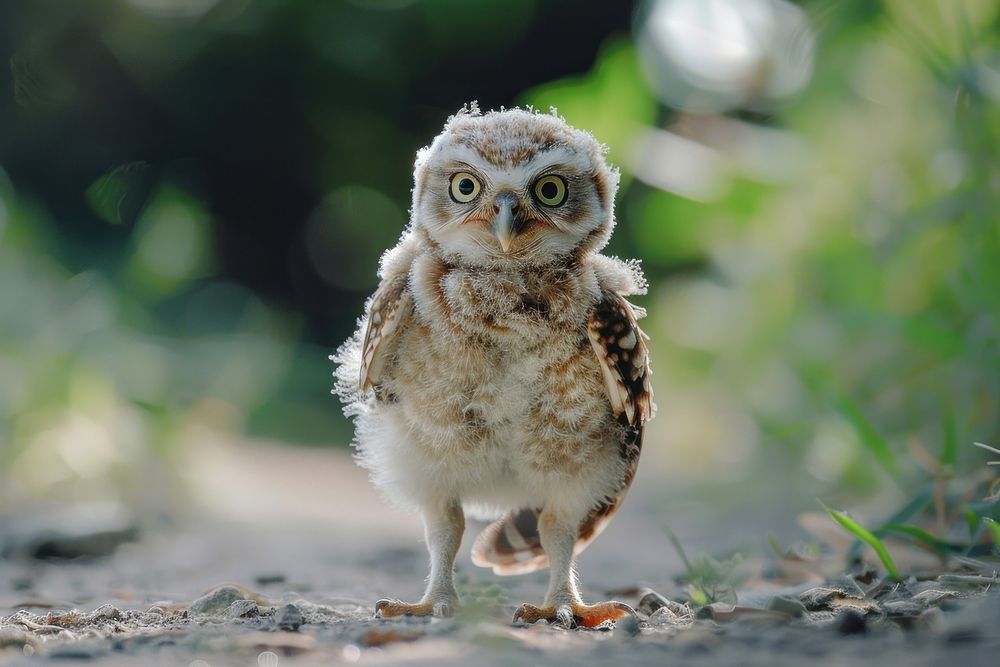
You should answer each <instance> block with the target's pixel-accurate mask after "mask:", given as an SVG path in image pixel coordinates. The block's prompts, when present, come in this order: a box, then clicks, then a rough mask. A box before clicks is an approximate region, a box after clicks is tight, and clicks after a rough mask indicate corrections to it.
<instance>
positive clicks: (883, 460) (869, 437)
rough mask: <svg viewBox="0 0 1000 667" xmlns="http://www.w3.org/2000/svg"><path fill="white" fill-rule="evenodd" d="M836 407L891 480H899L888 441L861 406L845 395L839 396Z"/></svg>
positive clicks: (896, 466) (894, 458)
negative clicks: (869, 419) (866, 415)
mask: <svg viewBox="0 0 1000 667" xmlns="http://www.w3.org/2000/svg"><path fill="white" fill-rule="evenodd" d="M838 408H839V409H840V414H841V415H843V417H844V418H845V419H846V420H847V421H848V422H850V424H851V426H853V427H854V430H855V432H856V433H857V434H858V438H860V439H861V444H862V445H864V447H865V449H867V450H868V451H869V453H871V455H872V456H873V457H874V458H875V460H876V461H878V462H879V464H880V465H881V466H882V467H883V468H885V471H886V472H887V473H889V476H890V477H891V478H892V479H893V480H896V481H899V465H898V464H897V462H896V455H895V454H893V453H892V450H891V449H890V448H889V443H888V442H886V440H885V438H883V437H882V434H881V433H879V432H878V430H877V429H876V428H875V427H874V426H872V423H871V422H870V421H868V418H867V417H865V415H864V413H863V412H862V411H861V408H859V407H858V405H857V404H856V403H855V402H854V401H852V400H851V399H850V398H849V397H847V396H841V397H840V401H839V402H838Z"/></svg>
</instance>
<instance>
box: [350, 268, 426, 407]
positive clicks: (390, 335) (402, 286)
mask: <svg viewBox="0 0 1000 667" xmlns="http://www.w3.org/2000/svg"><path fill="white" fill-rule="evenodd" d="M406 282H407V277H406V275H405V274H404V275H400V276H396V277H395V278H393V279H391V280H387V281H385V282H383V283H382V284H381V285H379V288H378V289H377V290H375V294H374V295H372V298H371V301H370V302H369V306H368V323H367V325H366V327H365V337H364V341H363V342H362V344H361V373H360V377H359V378H358V381H359V383H360V385H361V391H368V390H369V389H371V388H373V387H374V386H376V385H377V384H378V383H379V380H380V378H381V377H382V372H383V371H384V370H385V366H386V362H387V361H388V360H389V359H390V358H391V356H392V349H393V347H394V346H393V344H392V343H393V341H394V340H395V338H396V335H397V334H398V332H399V330H400V325H401V324H402V322H403V321H404V320H405V319H406V318H407V317H409V314H410V312H411V311H412V309H413V298H412V297H411V296H410V292H409V290H407V289H406Z"/></svg>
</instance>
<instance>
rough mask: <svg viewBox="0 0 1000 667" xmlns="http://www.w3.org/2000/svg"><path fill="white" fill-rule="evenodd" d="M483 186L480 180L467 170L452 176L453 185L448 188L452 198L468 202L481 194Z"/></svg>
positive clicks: (460, 202) (463, 202)
mask: <svg viewBox="0 0 1000 667" xmlns="http://www.w3.org/2000/svg"><path fill="white" fill-rule="evenodd" d="M480 190H482V186H481V185H480V184H479V180H478V179H477V178H476V177H475V176H473V175H472V174H470V173H469V172H467V171H460V172H458V173H457V174H455V175H454V176H452V177H451V187H449V188H448V192H449V194H451V198H452V199H454V200H455V201H457V202H458V203H459V204H468V203H469V202H470V201H472V200H473V199H475V198H476V197H478V196H479V191H480Z"/></svg>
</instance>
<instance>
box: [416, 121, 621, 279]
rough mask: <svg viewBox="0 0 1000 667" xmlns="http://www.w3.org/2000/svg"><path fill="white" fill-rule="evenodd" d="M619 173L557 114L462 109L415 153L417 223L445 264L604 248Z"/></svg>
mask: <svg viewBox="0 0 1000 667" xmlns="http://www.w3.org/2000/svg"><path fill="white" fill-rule="evenodd" d="M617 186H618V172H617V171H616V170H613V169H611V168H610V167H608V165H607V163H606V162H605V161H604V150H603V147H602V146H601V145H600V144H598V143H597V141H595V140H594V138H593V137H592V136H591V135H590V134H588V133H586V132H582V131H580V130H576V129H574V128H572V127H570V126H569V125H567V124H566V122H565V121H564V120H562V119H561V118H559V117H557V116H555V115H547V114H540V113H535V112H531V111H524V110H521V109H513V110H509V111H499V112H494V111H491V112H488V113H486V114H480V113H479V112H478V109H476V108H475V107H473V108H472V110H471V111H470V110H468V109H463V111H462V112H460V113H459V114H457V115H455V116H453V117H452V118H450V119H449V120H448V123H447V124H446V125H445V128H444V131H443V132H442V133H441V134H440V135H439V136H438V137H437V138H436V139H435V140H434V142H433V143H432V144H431V145H430V146H428V147H427V148H424V149H422V150H421V151H420V152H419V153H418V154H417V165H416V177H415V186H414V191H413V212H414V218H413V224H414V228H415V229H416V231H417V232H418V233H424V234H426V236H427V238H428V239H429V240H430V241H431V243H432V244H434V245H436V246H437V247H438V248H439V249H440V251H441V252H442V253H443V254H444V255H445V257H446V258H447V259H449V261H453V262H456V263H460V264H468V265H494V266H497V265H501V266H502V265H541V264H547V263H551V262H554V261H557V260H559V259H561V258H565V257H567V256H570V255H572V254H574V253H586V252H589V251H593V250H598V249H600V248H601V247H603V246H604V244H605V243H607V240H608V237H609V236H610V234H611V229H612V227H613V226H614V213H613V204H614V195H615V191H616V189H617Z"/></svg>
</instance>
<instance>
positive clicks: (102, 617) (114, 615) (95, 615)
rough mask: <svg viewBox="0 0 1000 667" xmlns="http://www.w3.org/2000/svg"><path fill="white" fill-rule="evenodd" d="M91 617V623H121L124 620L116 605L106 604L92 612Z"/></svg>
mask: <svg viewBox="0 0 1000 667" xmlns="http://www.w3.org/2000/svg"><path fill="white" fill-rule="evenodd" d="M89 616H90V621H91V622H95V623H96V622H99V621H105V622H107V621H120V620H121V619H122V612H121V610H120V609H118V608H117V607H115V606H114V605H110V604H105V605H101V606H100V607H98V608H97V609H95V610H94V611H92V612H90V614H89Z"/></svg>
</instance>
